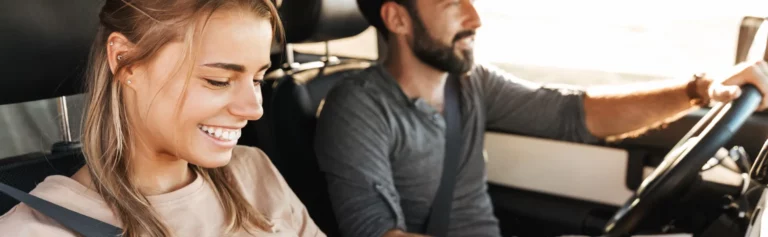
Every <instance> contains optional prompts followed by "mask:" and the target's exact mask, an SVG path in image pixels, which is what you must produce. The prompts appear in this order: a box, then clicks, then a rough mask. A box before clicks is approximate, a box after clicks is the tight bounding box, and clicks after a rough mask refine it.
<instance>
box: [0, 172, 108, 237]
mask: <svg viewBox="0 0 768 237" xmlns="http://www.w3.org/2000/svg"><path fill="white" fill-rule="evenodd" d="M0 193H5V194H6V195H8V196H10V197H12V198H13V199H16V200H17V201H20V202H22V203H24V204H27V206H29V207H31V208H34V209H35V210H37V211H39V212H40V213H43V214H44V215H46V216H48V217H50V218H51V219H54V220H56V221H58V222H59V223H60V224H61V225H63V226H64V227H67V228H69V229H70V230H72V231H74V232H75V233H77V234H80V235H81V236H84V237H101V236H120V235H122V234H123V230H122V229H120V228H117V227H115V226H113V225H110V224H107V223H104V222H102V221H99V220H96V219H93V218H91V217H88V216H85V215H83V214H80V213H77V212H74V211H72V210H69V209H66V208H64V207H62V206H59V205H56V204H53V203H51V202H48V201H46V200H43V199H40V198H38V197H35V196H32V195H30V194H28V193H25V192H23V191H21V190H18V189H16V188H14V187H11V186H8V185H6V184H4V183H0Z"/></svg>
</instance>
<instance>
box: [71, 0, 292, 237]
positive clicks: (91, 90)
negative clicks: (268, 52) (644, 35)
mask: <svg viewBox="0 0 768 237" xmlns="http://www.w3.org/2000/svg"><path fill="white" fill-rule="evenodd" d="M223 8H233V9H234V8H236V9H238V10H240V9H242V10H248V11H250V12H252V13H254V14H256V15H257V16H259V17H264V18H265V19H269V20H270V21H271V24H272V28H273V32H274V36H275V38H276V39H283V38H284V37H283V31H282V24H281V23H280V19H279V17H278V14H277V10H276V9H275V7H274V5H273V4H272V2H270V0H229V1H227V0H107V1H106V3H105V5H104V7H103V8H102V10H101V12H100V13H99V20H100V25H99V29H98V33H97V35H96V40H95V41H94V43H93V46H92V48H91V56H90V63H89V65H90V67H89V69H88V74H87V86H88V94H87V99H86V102H87V106H86V113H85V114H86V115H85V117H84V122H83V135H82V138H81V140H82V144H83V153H84V155H85V157H86V163H87V164H88V171H89V173H90V176H91V178H92V180H93V185H94V186H95V189H96V191H97V192H98V193H99V195H101V197H102V198H103V199H104V201H105V202H106V203H107V204H108V205H110V208H112V211H113V212H114V213H115V215H116V216H117V217H118V218H119V220H120V221H121V222H122V225H123V230H124V233H123V235H124V236H171V235H172V234H171V231H170V230H169V229H168V228H167V227H166V226H165V224H164V223H163V222H162V221H161V220H160V219H159V218H158V217H157V214H156V213H155V211H154V209H153V208H152V206H151V204H150V203H149V201H148V200H147V198H146V197H145V196H144V195H142V194H141V193H140V192H139V191H138V189H137V187H136V185H135V184H134V183H132V181H131V179H130V178H129V173H130V171H131V168H132V167H131V163H130V159H127V157H130V155H131V151H132V150H133V148H134V147H135V146H136V144H135V143H136V142H135V137H133V136H134V134H133V133H132V132H131V131H132V129H131V128H130V124H129V123H128V116H127V113H126V112H127V108H126V107H125V104H124V103H123V102H122V93H123V87H122V85H121V84H120V83H119V82H118V81H116V80H115V75H113V74H112V71H111V70H110V67H109V64H108V61H107V49H106V47H107V39H108V37H109V35H110V34H112V33H114V32H118V33H121V34H123V35H124V36H125V37H126V38H127V39H128V40H129V41H131V43H133V44H134V48H133V49H132V50H131V52H129V53H128V54H126V55H123V56H122V59H121V60H120V62H119V65H117V67H116V68H115V70H114V71H115V72H120V69H121V68H124V67H126V66H129V65H132V64H135V63H139V62H142V61H143V60H147V59H150V58H151V57H152V56H153V55H154V54H155V53H156V52H158V50H159V49H160V48H161V47H163V46H164V45H166V44H168V43H170V42H172V41H183V42H185V43H186V44H187V46H188V47H187V48H192V41H193V38H194V37H195V32H194V31H193V29H194V28H195V23H196V20H197V19H200V17H206V22H207V18H208V17H210V15H211V14H213V12H214V11H216V10H218V9H223ZM254 40H263V39H254ZM187 51H189V50H187ZM187 53H190V52H187ZM187 56H189V55H186V56H184V57H187ZM182 58H183V57H182ZM185 91H186V90H185ZM184 93H186V92H184ZM182 97H184V96H182ZM190 167H192V168H193V169H194V170H195V171H196V172H197V173H198V175H200V176H201V177H202V178H203V179H204V180H206V181H207V182H208V183H209V184H211V185H212V186H213V187H214V190H215V192H216V194H217V196H218V197H219V201H220V203H221V205H222V207H223V209H224V213H225V215H226V223H225V226H226V229H225V232H224V233H231V232H234V231H237V230H241V229H244V230H246V231H252V230H255V229H263V230H266V229H268V228H269V227H270V225H271V224H270V223H269V220H268V219H267V218H266V217H265V216H264V215H263V214H261V213H259V212H258V211H257V210H256V209H255V208H254V207H252V206H251V205H250V204H249V203H248V201H247V200H246V199H245V197H244V195H243V193H242V192H241V190H240V189H239V188H238V187H237V185H236V184H234V183H233V182H232V174H231V170H230V169H228V168H227V167H226V166H224V167H219V168H210V169H208V168H202V167H198V166H194V165H190Z"/></svg>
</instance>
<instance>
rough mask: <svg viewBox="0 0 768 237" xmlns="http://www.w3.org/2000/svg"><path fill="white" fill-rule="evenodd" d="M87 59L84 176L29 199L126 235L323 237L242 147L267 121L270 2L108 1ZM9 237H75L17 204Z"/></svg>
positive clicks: (258, 156) (257, 155) (5, 219)
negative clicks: (264, 84) (254, 123)
mask: <svg viewBox="0 0 768 237" xmlns="http://www.w3.org/2000/svg"><path fill="white" fill-rule="evenodd" d="M99 18H100V20H101V25H100V27H99V32H98V34H97V36H96V40H95V42H94V45H93V48H92V55H91V61H90V67H91V68H90V71H89V75H88V80H89V94H88V96H87V99H86V100H87V101H88V106H87V111H86V117H85V122H84V123H83V127H84V133H83V136H82V139H81V140H82V143H83V151H84V154H85V157H86V165H85V167H83V168H82V169H81V170H79V171H78V172H77V173H76V174H75V175H73V176H72V177H71V178H69V177H64V176H51V177H48V178H47V179H46V180H45V181H44V182H42V183H40V184H39V185H38V186H37V187H36V188H35V189H34V190H33V191H32V192H31V193H32V194H33V195H35V196H38V197H41V198H43V199H46V200H48V201H50V202H53V203H55V204H58V205H60V206H63V207H65V208H68V209H70V210H73V211H76V212H78V213H81V214H84V215H86V216H90V217H92V218H95V219H98V220H101V221H104V222H106V223H109V224H112V225H115V226H118V227H120V228H122V229H123V230H124V231H125V232H124V236H278V235H279V236H323V235H324V234H323V233H322V232H320V231H319V229H318V228H317V226H316V225H315V223H314V222H313V221H312V220H311V219H310V218H309V215H308V214H307V211H306V209H305V208H304V206H303V205H302V204H301V202H300V201H299V200H298V198H297V197H296V196H295V195H294V193H293V192H292V191H291V190H290V188H289V187H288V186H287V185H286V183H285V181H284V180H283V178H282V177H281V176H280V174H279V173H278V172H277V171H276V170H275V168H274V166H273V165H272V164H271V163H270V161H269V159H268V158H267V157H266V155H264V153H262V152H261V151H260V150H258V149H256V148H246V147H239V146H236V144H237V139H238V138H239V137H240V133H241V131H240V129H241V128H243V126H245V124H246V122H247V121H248V120H257V119H259V118H260V117H261V116H262V113H263V110H262V107H261V101H262V98H261V94H260V87H259V86H260V83H261V80H262V78H263V77H264V73H265V70H266V69H267V68H268V67H269V65H270V58H269V52H270V48H271V44H272V42H273V38H274V37H275V36H276V35H278V36H282V33H279V32H281V31H280V30H281V25H280V21H279V18H278V15H277V12H276V10H275V8H274V6H273V5H272V3H270V2H269V0H229V1H227V0H207V1H206V0H196V1H193V0H163V1H157V0H107V1H106V4H105V5H104V7H103V9H102V11H101V13H100V14H99ZM0 233H3V234H2V235H4V236H6V235H7V236H74V234H73V233H72V232H70V231H69V230H67V229H65V228H64V227H61V226H60V225H59V224H58V223H56V222H55V221H53V220H51V219H50V218H47V217H45V216H44V215H42V214H40V213H39V212H37V211H35V210H32V209H30V208H29V207H28V206H26V205H24V204H20V205H18V206H16V207H14V208H13V209H12V210H10V211H9V212H8V213H6V214H5V215H4V216H2V217H0Z"/></svg>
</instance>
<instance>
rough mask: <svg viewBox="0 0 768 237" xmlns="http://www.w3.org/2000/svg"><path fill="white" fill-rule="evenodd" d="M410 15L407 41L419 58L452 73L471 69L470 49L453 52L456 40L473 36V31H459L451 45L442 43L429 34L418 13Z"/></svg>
mask: <svg viewBox="0 0 768 237" xmlns="http://www.w3.org/2000/svg"><path fill="white" fill-rule="evenodd" d="M414 13H415V12H414ZM411 15H412V16H413V17H412V19H413V38H412V39H411V40H410V42H409V43H410V46H411V50H412V51H413V53H414V54H415V55H416V57H417V58H418V59H419V60H421V61H422V62H424V63H426V64H427V65H429V66H432V67H434V68H436V69H438V70H441V71H444V72H448V73H452V74H464V73H467V72H469V70H470V69H472V65H473V64H474V55H473V54H472V50H471V49H465V50H461V51H460V52H459V53H460V54H461V55H457V54H456V53H455V52H456V42H457V41H459V40H461V39H463V38H465V37H470V36H473V35H474V34H475V32H474V31H471V30H467V31H462V32H459V33H458V34H456V36H455V37H454V38H453V41H452V43H451V45H444V44H442V43H441V42H440V41H439V40H437V39H433V38H432V37H431V36H430V35H429V32H428V31H427V29H426V27H425V26H424V22H423V21H422V20H421V17H419V16H418V14H411Z"/></svg>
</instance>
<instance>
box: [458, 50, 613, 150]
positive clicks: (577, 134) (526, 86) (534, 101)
mask: <svg viewBox="0 0 768 237" xmlns="http://www.w3.org/2000/svg"><path fill="white" fill-rule="evenodd" d="M472 74H473V75H472V76H473V77H477V79H479V80H480V84H481V86H480V87H481V90H482V91H483V95H482V97H483V100H484V103H485V111H486V119H487V120H486V126H487V128H488V129H490V130H500V131H504V132H513V133H520V134H525V135H530V136H536V137H543V138H550V139H558V140H564V141H572V142H583V143H594V142H597V141H599V139H598V138H597V137H595V136H594V135H592V133H590V132H589V130H588V129H587V126H586V119H585V117H584V102H583V101H584V94H585V93H584V91H583V90H581V89H578V88H568V87H565V86H559V87H557V86H544V85H540V84H537V83H533V82H530V81H525V80H522V79H519V78H516V77H514V76H512V75H510V74H508V73H505V72H503V71H501V70H499V69H497V68H493V67H490V66H483V65H477V66H476V67H475V69H474V71H473V72H472Z"/></svg>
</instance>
